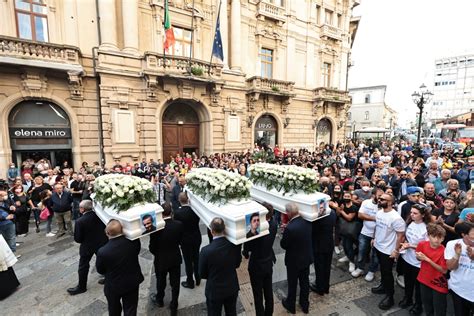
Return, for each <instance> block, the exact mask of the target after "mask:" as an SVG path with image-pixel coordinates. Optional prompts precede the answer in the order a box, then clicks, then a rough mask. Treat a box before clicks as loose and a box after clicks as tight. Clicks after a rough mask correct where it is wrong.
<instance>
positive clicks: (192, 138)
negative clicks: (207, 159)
mask: <svg viewBox="0 0 474 316" xmlns="http://www.w3.org/2000/svg"><path fill="white" fill-rule="evenodd" d="M162 135H163V161H164V162H166V163H168V162H169V161H170V156H176V154H178V153H179V154H183V153H190V154H192V153H193V152H195V153H196V154H199V116H198V114H197V112H196V111H195V110H194V108H193V107H192V106H191V105H189V104H187V103H182V102H174V103H172V104H170V105H169V106H168V107H167V108H166V110H165V112H164V113H163V129H162Z"/></svg>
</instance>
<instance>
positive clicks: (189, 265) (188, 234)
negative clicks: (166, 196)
mask: <svg viewBox="0 0 474 316" xmlns="http://www.w3.org/2000/svg"><path fill="white" fill-rule="evenodd" d="M179 202H180V205H181V206H180V207H179V208H178V209H177V210H176V211H175V213H174V219H175V220H177V221H180V222H181V223H183V229H184V232H183V240H182V242H181V250H182V251H183V259H184V265H185V267H186V281H184V282H182V283H181V285H182V286H184V287H186V288H188V289H193V288H194V279H196V285H199V284H201V277H200V276H199V248H200V247H201V241H202V237H201V231H200V230H199V217H198V216H197V215H196V213H194V211H193V210H192V209H191V206H189V204H188V203H189V201H188V195H187V194H186V193H185V192H181V193H180V194H179ZM193 275H194V278H193Z"/></svg>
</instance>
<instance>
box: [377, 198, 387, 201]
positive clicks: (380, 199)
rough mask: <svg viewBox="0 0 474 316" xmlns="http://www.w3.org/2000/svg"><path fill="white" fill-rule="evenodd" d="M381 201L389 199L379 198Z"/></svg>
mask: <svg viewBox="0 0 474 316" xmlns="http://www.w3.org/2000/svg"><path fill="white" fill-rule="evenodd" d="M379 201H389V200H388V199H382V198H379Z"/></svg>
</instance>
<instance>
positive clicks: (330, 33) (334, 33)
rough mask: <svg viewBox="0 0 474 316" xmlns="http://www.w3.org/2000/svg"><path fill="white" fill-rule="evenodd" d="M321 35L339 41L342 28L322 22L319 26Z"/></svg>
mask: <svg viewBox="0 0 474 316" xmlns="http://www.w3.org/2000/svg"><path fill="white" fill-rule="evenodd" d="M321 36H325V37H328V38H332V39H335V40H338V41H340V40H341V39H342V30H341V29H339V28H337V27H335V26H332V25H329V24H324V25H323V26H322V27H321Z"/></svg>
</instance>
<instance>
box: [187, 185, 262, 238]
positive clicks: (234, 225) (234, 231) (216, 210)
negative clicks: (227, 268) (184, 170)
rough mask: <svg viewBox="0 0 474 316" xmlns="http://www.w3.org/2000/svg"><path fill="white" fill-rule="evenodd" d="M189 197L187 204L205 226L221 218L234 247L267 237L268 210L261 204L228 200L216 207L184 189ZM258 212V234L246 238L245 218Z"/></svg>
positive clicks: (227, 236) (250, 201)
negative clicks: (216, 218)
mask: <svg viewBox="0 0 474 316" xmlns="http://www.w3.org/2000/svg"><path fill="white" fill-rule="evenodd" d="M186 192H187V194H188V197H189V202H190V203H189V204H190V206H191V208H192V209H193V211H194V212H195V213H196V214H197V215H198V216H199V218H200V219H201V220H202V221H203V222H204V224H206V226H207V227H209V225H210V224H211V221H212V219H214V218H215V217H221V218H222V219H223V220H224V223H225V235H226V238H227V239H228V240H229V241H230V242H232V243H233V244H235V245H239V244H242V243H244V242H246V241H249V240H252V239H256V238H258V237H261V236H265V235H267V234H268V233H269V232H268V226H269V225H268V222H267V220H266V215H267V213H268V210H267V209H266V208H265V207H263V206H262V205H261V204H259V203H257V202H255V201H252V200H243V201H237V200H230V201H228V202H227V204H224V205H217V204H212V203H208V202H206V201H204V200H203V199H202V198H201V197H199V196H197V195H195V194H193V193H192V191H190V190H189V188H187V189H186ZM256 212H258V214H259V218H260V232H259V234H258V235H256V236H253V237H250V238H247V237H246V235H247V232H248V229H247V224H246V216H247V215H248V216H249V215H251V214H253V213H256Z"/></svg>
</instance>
